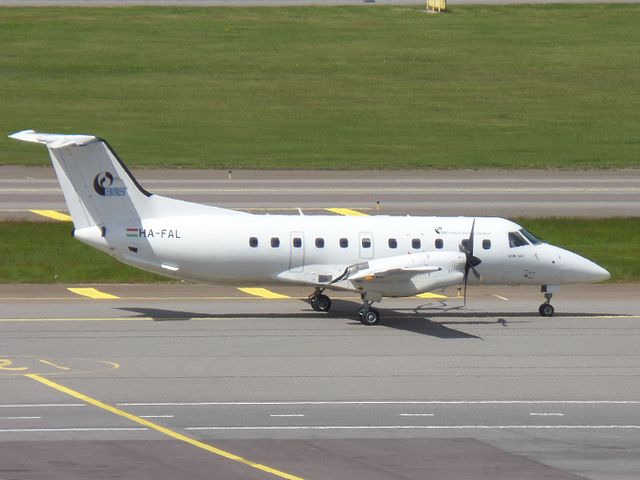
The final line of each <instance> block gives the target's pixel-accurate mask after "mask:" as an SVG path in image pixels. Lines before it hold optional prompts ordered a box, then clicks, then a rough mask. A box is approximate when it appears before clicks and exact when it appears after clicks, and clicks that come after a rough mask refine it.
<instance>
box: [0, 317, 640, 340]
mask: <svg viewBox="0 0 640 480" xmlns="http://www.w3.org/2000/svg"><path fill="white" fill-rule="evenodd" d="M436 315H437V312H436ZM283 316H286V315H284V314H283ZM425 317H429V313H425ZM309 318H313V317H309ZM344 318H346V319H348V315H346V314H345V317H344ZM385 318H387V319H389V320H398V319H407V316H406V315H404V316H403V315H388V316H385ZM434 318H435V317H434ZM562 318H563V319H564V320H568V319H576V318H579V319H582V318H583V317H569V316H567V317H562ZM589 318H590V319H593V320H622V319H638V318H640V315H598V316H594V317H589ZM177 319H179V320H185V317H162V318H160V320H177ZM157 320H159V319H157V318H153V317H68V318H36V317H33V318H0V323H29V322H154V321H157ZM188 320H190V321H192V322H214V321H215V322H221V321H230V320H246V317H243V316H242V315H241V314H238V316H234V317H224V318H221V317H216V316H211V317H193V318H189V319H188ZM443 323H447V324H453V325H455V324H456V322H455V321H451V322H450V321H447V322H443ZM496 323H497V321H496ZM549 335H551V334H549ZM553 335H556V333H553Z"/></svg>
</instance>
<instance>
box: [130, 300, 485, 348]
mask: <svg viewBox="0 0 640 480" xmlns="http://www.w3.org/2000/svg"><path fill="white" fill-rule="evenodd" d="M358 306H359V304H355V303H352V302H346V301H340V300H337V301H335V302H334V308H333V309H332V311H331V312H329V313H319V312H313V311H309V310H310V309H311V308H310V307H309V310H306V311H301V312H299V313H288V314H286V315H283V314H281V313H200V312H189V311H180V310H165V309H160V308H139V307H120V308H118V310H123V311H126V312H132V313H135V314H137V315H134V317H133V318H140V317H145V318H151V319H153V321H154V322H184V321H190V320H193V319H198V318H214V319H231V318H238V317H242V318H260V319H263V318H282V317H283V316H286V317H287V318H298V319H310V318H318V319H323V318H327V317H331V318H341V319H344V318H345V317H349V316H352V317H355V312H356V310H357V308H358ZM383 315H384V313H383ZM383 319H384V317H383ZM482 323H487V324H488V323H495V322H482ZM349 324H350V325H354V326H360V327H362V325H361V324H360V322H357V321H353V322H349ZM367 328H393V329H396V330H404V331H407V332H413V333H420V334H423V335H429V336H432V337H437V338H449V339H454V338H476V339H478V338H480V337H478V336H476V335H471V334H469V333H465V332H462V331H460V330H456V329H453V328H450V327H448V326H446V325H444V324H443V323H440V322H433V321H431V320H429V319H428V318H425V317H424V315H420V314H415V313H414V314H408V315H406V317H403V318H397V317H395V318H389V319H387V320H384V321H383V323H382V324H381V325H380V326H379V327H367Z"/></svg>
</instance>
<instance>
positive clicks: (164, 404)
mask: <svg viewBox="0 0 640 480" xmlns="http://www.w3.org/2000/svg"><path fill="white" fill-rule="evenodd" d="M511 404H513V405H518V404H522V405H538V404H540V405H543V404H551V405H555V404H559V405H640V400H345V401H340V400H324V401H323V400H318V401H315V400H310V401H282V402H152V403H145V402H126V403H118V404H116V405H118V406H122V407H199V406H251V405H255V406H263V405H264V406H268V405H272V406H273V405H511Z"/></svg>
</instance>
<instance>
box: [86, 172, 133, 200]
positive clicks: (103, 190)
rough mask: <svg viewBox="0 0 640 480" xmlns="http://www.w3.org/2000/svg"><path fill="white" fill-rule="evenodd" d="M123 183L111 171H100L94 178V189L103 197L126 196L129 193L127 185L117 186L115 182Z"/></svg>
mask: <svg viewBox="0 0 640 480" xmlns="http://www.w3.org/2000/svg"><path fill="white" fill-rule="evenodd" d="M116 181H117V182H118V183H121V181H120V179H119V178H114V177H113V174H112V173H111V172H100V173H99V174H97V175H96V177H95V178H94V179H93V189H94V190H95V191H96V193H97V194H98V195H100V196H102V197H124V196H125V195H126V194H127V188H126V187H115V186H113V184H114V183H115V182H116Z"/></svg>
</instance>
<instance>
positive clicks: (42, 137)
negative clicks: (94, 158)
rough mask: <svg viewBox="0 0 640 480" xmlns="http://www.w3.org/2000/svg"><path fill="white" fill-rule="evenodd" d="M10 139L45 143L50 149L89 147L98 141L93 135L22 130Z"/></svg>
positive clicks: (10, 136)
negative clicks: (89, 144) (72, 146)
mask: <svg viewBox="0 0 640 480" xmlns="http://www.w3.org/2000/svg"><path fill="white" fill-rule="evenodd" d="M9 138H13V139H15V140H22V141H23V142H32V143H43V144H45V145H46V146H47V147H49V148H63V147H68V146H71V145H77V146H82V145H87V144H88V143H91V142H94V141H95V140H97V138H96V137H94V136H91V135H64V134H60V133H38V132H36V131H34V130H22V131H21V132H16V133H14V134H12V135H9Z"/></svg>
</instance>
